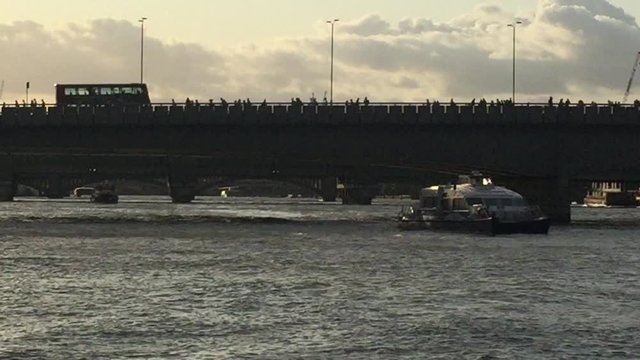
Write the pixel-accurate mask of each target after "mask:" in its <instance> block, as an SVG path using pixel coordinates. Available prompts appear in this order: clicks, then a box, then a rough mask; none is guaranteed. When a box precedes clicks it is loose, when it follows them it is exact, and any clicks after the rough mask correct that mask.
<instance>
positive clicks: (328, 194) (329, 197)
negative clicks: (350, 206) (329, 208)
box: [320, 176, 338, 202]
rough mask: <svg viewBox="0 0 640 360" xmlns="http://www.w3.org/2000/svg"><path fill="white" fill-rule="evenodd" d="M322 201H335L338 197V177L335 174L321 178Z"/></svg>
mask: <svg viewBox="0 0 640 360" xmlns="http://www.w3.org/2000/svg"><path fill="white" fill-rule="evenodd" d="M320 193H321V195H322V201H324V202H333V201H336V199H337V198H338V179H337V178H336V177H335V176H325V177H323V178H322V180H320Z"/></svg>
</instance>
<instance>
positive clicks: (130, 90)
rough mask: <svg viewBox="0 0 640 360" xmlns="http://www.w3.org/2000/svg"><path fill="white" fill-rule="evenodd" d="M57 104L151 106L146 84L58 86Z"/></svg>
mask: <svg viewBox="0 0 640 360" xmlns="http://www.w3.org/2000/svg"><path fill="white" fill-rule="evenodd" d="M56 103H57V105H58V106H68V105H92V106H95V105H98V106H100V105H117V106H120V105H146V104H150V103H151V101H150V100H149V92H148V91H147V85H146V84H56Z"/></svg>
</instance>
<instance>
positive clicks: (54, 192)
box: [43, 174, 69, 199]
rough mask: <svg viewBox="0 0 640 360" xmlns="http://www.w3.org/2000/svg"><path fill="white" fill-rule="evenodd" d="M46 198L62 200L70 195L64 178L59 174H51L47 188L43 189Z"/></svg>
mask: <svg viewBox="0 0 640 360" xmlns="http://www.w3.org/2000/svg"><path fill="white" fill-rule="evenodd" d="M43 192H44V196H46V197H47V198H49V199H62V198H63V197H65V196H68V195H69V193H68V191H67V190H66V188H65V184H64V182H63V179H62V176H60V175H59V174H50V175H49V176H47V179H46V186H45V188H44V189H43Z"/></svg>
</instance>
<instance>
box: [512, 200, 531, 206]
mask: <svg viewBox="0 0 640 360" xmlns="http://www.w3.org/2000/svg"><path fill="white" fill-rule="evenodd" d="M527 205H528V204H527V201H526V200H525V199H513V206H527Z"/></svg>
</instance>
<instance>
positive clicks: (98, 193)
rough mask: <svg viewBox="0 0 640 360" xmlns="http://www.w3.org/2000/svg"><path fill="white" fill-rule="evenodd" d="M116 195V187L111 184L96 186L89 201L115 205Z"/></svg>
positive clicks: (116, 201)
mask: <svg viewBox="0 0 640 360" xmlns="http://www.w3.org/2000/svg"><path fill="white" fill-rule="evenodd" d="M118 200H119V199H118V194H117V193H116V186H115V185H113V184H111V183H102V184H99V185H96V186H95V187H94V188H93V193H91V201H92V202H94V203H100V204H117V203H118Z"/></svg>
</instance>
